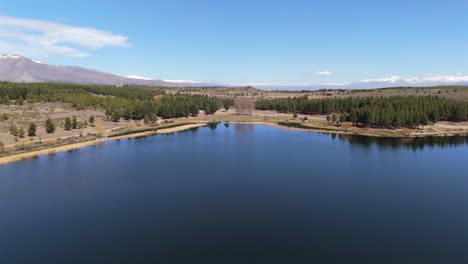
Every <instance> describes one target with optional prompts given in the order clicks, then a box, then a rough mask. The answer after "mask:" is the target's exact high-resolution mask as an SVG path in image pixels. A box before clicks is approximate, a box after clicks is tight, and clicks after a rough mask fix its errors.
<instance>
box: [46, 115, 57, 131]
mask: <svg viewBox="0 0 468 264" xmlns="http://www.w3.org/2000/svg"><path fill="white" fill-rule="evenodd" d="M45 129H46V132H47V133H49V134H51V133H54V132H55V125H54V122H52V120H50V118H48V119H47V120H46V123H45Z"/></svg>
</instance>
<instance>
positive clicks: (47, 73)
mask: <svg viewBox="0 0 468 264" xmlns="http://www.w3.org/2000/svg"><path fill="white" fill-rule="evenodd" d="M0 81H8V82H62V83H76V84H102V85H148V86H170V87H188V86H190V87H215V86H225V87H231V86H247V85H249V84H243V85H236V84H216V83H201V82H194V81H184V80H181V81H178V80H154V79H149V78H144V77H140V76H126V77H124V76H118V75H115V74H111V73H106V72H102V71H97V70H93V69H86V68H82V67H76V66H56V65H51V64H48V63H44V62H41V61H37V60H31V59H28V58H26V57H23V56H19V55H0ZM250 85H251V86H255V87H257V88H261V89H277V90H317V89H369V88H384V87H407V86H408V87H409V86H418V87H424V86H437V85H468V76H446V75H434V76H427V77H422V78H419V77H414V78H405V77H400V76H392V77H389V78H384V79H369V80H362V81H358V82H351V83H343V84H317V85H300V86H299V85H275V84H271V85H270V84H250Z"/></svg>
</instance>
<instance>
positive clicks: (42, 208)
mask: <svg viewBox="0 0 468 264" xmlns="http://www.w3.org/2000/svg"><path fill="white" fill-rule="evenodd" d="M467 178H468V139H467V138H466V137H456V138H431V139H419V140H418V139H416V140H404V141H401V140H375V139H371V138H366V137H349V136H348V137H343V136H340V135H330V134H320V133H314V132H304V131H290V130H280V129H276V128H273V127H268V126H261V125H230V126H229V127H226V126H225V125H223V124H219V125H218V126H217V128H214V127H213V128H208V127H206V128H199V129H194V130H191V131H185V132H180V133H176V134H171V135H158V136H152V137H146V138H139V139H129V140H127V139H124V140H120V141H112V142H107V143H105V144H103V145H99V146H94V147H87V148H83V149H80V150H75V151H72V152H64V153H58V154H56V155H54V156H41V157H39V158H37V159H34V160H27V161H23V162H19V163H14V164H8V165H3V166H0V263H5V264H9V263H12V264H16V263H447V264H453V263H468V261H467V260H468V199H467V198H468V192H467V191H468V188H467V187H468V180H467Z"/></svg>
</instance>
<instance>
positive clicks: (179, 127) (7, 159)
mask: <svg viewBox="0 0 468 264" xmlns="http://www.w3.org/2000/svg"><path fill="white" fill-rule="evenodd" d="M201 126H206V123H191V124H188V123H176V124H173V125H168V126H165V127H161V128H158V127H156V128H152V129H147V130H146V131H134V132H133V133H126V134H122V135H113V136H110V137H106V138H101V139H97V140H88V141H83V142H78V143H73V144H67V145H61V146H52V147H48V148H44V149H39V150H37V149H36V150H31V151H28V152H24V153H19V154H13V155H9V156H4V157H0V165H3V164H8V163H13V162H19V161H22V160H26V159H33V158H36V157H38V156H44V155H55V154H56V153H58V152H65V151H71V150H76V149H80V148H84V147H89V146H94V145H98V144H101V143H104V142H107V141H114V140H120V139H126V138H127V139H128V138H138V137H146V136H152V135H156V134H170V133H174V132H179V131H184V130H189V129H192V128H196V127H201Z"/></svg>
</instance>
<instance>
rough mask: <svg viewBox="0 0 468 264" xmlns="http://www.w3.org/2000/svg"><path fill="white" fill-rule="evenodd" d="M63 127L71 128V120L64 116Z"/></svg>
mask: <svg viewBox="0 0 468 264" xmlns="http://www.w3.org/2000/svg"><path fill="white" fill-rule="evenodd" d="M63 127H64V128H65V130H70V129H71V128H72V121H71V119H70V118H69V117H67V118H65V122H64V124H63Z"/></svg>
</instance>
